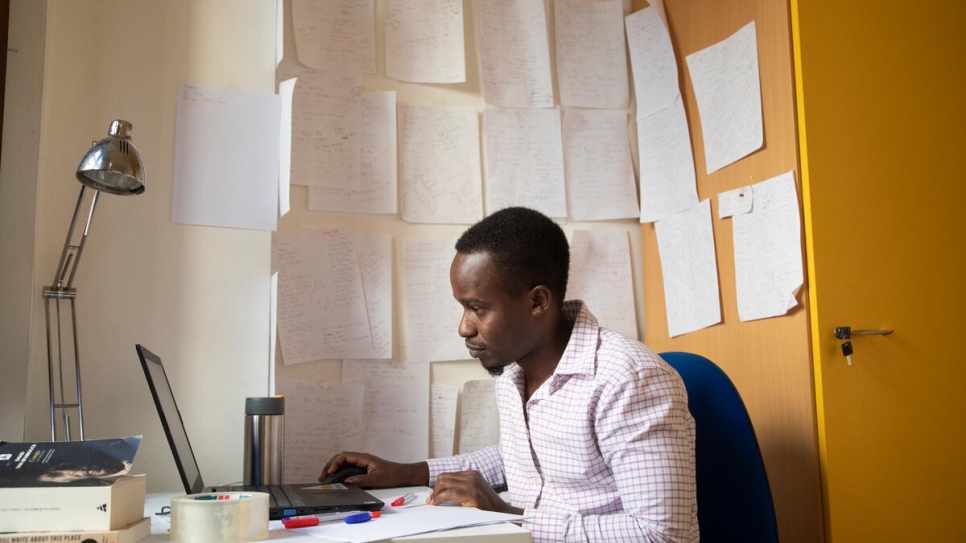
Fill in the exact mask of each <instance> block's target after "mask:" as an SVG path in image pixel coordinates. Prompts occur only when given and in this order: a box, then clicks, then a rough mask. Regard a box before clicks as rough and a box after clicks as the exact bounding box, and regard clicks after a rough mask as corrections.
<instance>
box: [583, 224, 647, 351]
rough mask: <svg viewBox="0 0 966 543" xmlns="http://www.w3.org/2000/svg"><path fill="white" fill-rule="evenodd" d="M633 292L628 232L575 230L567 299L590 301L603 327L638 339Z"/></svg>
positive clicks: (618, 230)
mask: <svg viewBox="0 0 966 543" xmlns="http://www.w3.org/2000/svg"><path fill="white" fill-rule="evenodd" d="M633 292H634V280H633V278H632V268H631V246H630V240H629V239H628V236H627V231H626V230H624V229H622V228H610V229H595V230H574V234H573V239H571V240H570V281H569V284H568V285H567V297H568V298H571V299H578V300H583V301H584V302H586V303H587V307H589V308H590V310H591V311H592V312H593V314H594V316H595V317H597V322H598V323H600V325H601V326H604V327H606V328H610V329H611V330H614V331H616V332H620V333H621V334H624V335H625V336H627V337H629V338H632V339H637V337H638V335H637V316H636V313H635V305H634V296H633Z"/></svg>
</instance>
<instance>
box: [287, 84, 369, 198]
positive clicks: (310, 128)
mask: <svg viewBox="0 0 966 543" xmlns="http://www.w3.org/2000/svg"><path fill="white" fill-rule="evenodd" d="M298 73H299V75H298V82H297V83H296V84H295V94H294V96H293V104H292V183H294V184H296V185H308V186H315V187H328V188H335V189H353V190H356V189H358V188H359V184H360V173H359V170H360V168H359V165H360V164H361V162H362V143H361V137H360V132H361V127H362V75H361V74H358V73H354V74H352V73H347V72H317V71H314V70H300V71H299V72H298Z"/></svg>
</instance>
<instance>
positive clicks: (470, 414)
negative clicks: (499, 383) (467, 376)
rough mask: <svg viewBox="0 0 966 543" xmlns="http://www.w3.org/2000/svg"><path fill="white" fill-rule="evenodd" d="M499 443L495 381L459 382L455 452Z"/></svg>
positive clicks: (498, 415)
mask: <svg viewBox="0 0 966 543" xmlns="http://www.w3.org/2000/svg"><path fill="white" fill-rule="evenodd" d="M499 442H500V413H499V411H498V410H497V406H496V380H495V379H474V380H471V381H467V382H465V383H463V394H462V397H461V399H460V445H459V454H466V453H471V452H474V451H478V450H480V449H485V448H486V447H489V446H490V445H496V444H498V443H499Z"/></svg>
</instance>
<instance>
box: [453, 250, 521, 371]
mask: <svg viewBox="0 0 966 543" xmlns="http://www.w3.org/2000/svg"><path fill="white" fill-rule="evenodd" d="M449 279H450V283H451V284H452V286H453V297H454V298H456V301H457V302H459V303H460V305H462V306H463V317H462V318H461V319H460V324H459V334H460V336H461V337H463V339H465V340H466V348H467V349H469V351H470V356H472V357H473V358H477V359H479V361H480V364H482V365H483V368H484V369H486V370H487V371H488V372H490V373H491V374H499V373H500V372H501V371H502V369H503V367H505V366H507V365H509V364H511V363H513V362H516V361H519V360H520V359H521V358H522V357H524V356H526V355H527V354H528V353H529V352H531V351H532V349H533V344H534V338H533V335H534V334H532V333H531V332H530V330H531V326H532V324H531V320H530V317H531V308H532V304H531V301H530V296H529V293H528V292H524V293H523V294H520V295H519V296H511V295H510V293H509V292H507V289H506V286H505V285H504V282H503V281H502V280H501V277H500V275H499V271H498V270H497V269H496V268H495V267H494V266H493V263H492V262H491V258H490V254H489V253H487V252H476V253H470V254H464V253H457V254H456V258H454V259H453V265H452V266H451V267H450V272H449Z"/></svg>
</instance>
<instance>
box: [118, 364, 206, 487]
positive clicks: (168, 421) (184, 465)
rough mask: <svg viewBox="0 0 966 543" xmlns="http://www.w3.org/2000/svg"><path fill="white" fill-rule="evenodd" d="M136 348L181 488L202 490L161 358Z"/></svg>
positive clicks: (202, 484)
mask: <svg viewBox="0 0 966 543" xmlns="http://www.w3.org/2000/svg"><path fill="white" fill-rule="evenodd" d="M135 348H136V349H137V351H138V358H140V359H141V367H142V368H143V369H144V376H145V377H146V378H147V380H148V386H149V387H150V388H151V395H152V396H153V397H154V404H155V405H156V406H157V408H158V414H159V415H160V416H161V425H162V426H163V427H164V433H165V435H166V436H167V437H168V444H169V445H171V452H172V453H173V454H174V462H175V464H177V465H178V473H179V474H180V475H181V482H182V483H183V484H184V490H185V492H186V493H188V494H197V493H199V492H202V491H203V489H204V487H205V483H204V481H202V479H201V471H200V470H199V469H198V462H197V461H196V460H195V455H194V452H192V450H191V443H189V442H188V433H187V432H186V431H185V429H184V422H183V421H182V420H181V413H180V412H179V411H178V404H176V403H175V401H174V394H173V393H172V392H171V385H170V384H169V383H168V376H167V374H165V373H164V366H162V365H161V359H160V358H159V357H158V355H156V354H154V353H152V352H151V351H149V350H147V349H145V348H144V347H142V346H140V345H135Z"/></svg>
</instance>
